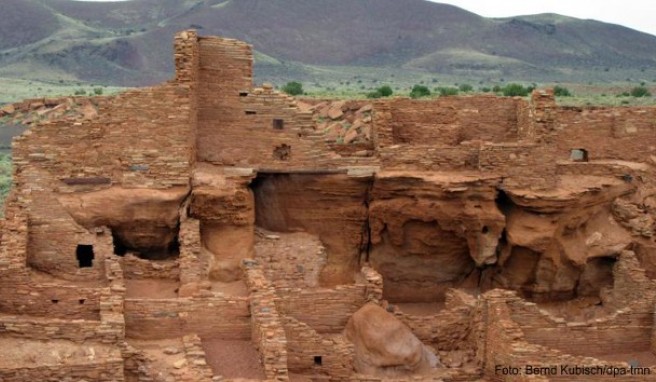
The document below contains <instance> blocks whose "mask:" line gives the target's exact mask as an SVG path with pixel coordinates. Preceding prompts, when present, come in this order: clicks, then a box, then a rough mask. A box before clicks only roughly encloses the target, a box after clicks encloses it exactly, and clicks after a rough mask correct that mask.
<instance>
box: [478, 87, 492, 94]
mask: <svg viewBox="0 0 656 382" xmlns="http://www.w3.org/2000/svg"><path fill="white" fill-rule="evenodd" d="M479 90H480V91H482V92H483V93H489V92H490V91H492V89H490V88H488V87H487V86H483V87H482V88H480V89H479Z"/></svg>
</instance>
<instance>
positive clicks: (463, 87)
mask: <svg viewBox="0 0 656 382" xmlns="http://www.w3.org/2000/svg"><path fill="white" fill-rule="evenodd" d="M458 89H460V91H461V92H463V93H467V92H470V91H473V90H474V87H473V86H471V85H470V84H461V85H460V86H458Z"/></svg>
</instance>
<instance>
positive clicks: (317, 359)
mask: <svg viewBox="0 0 656 382" xmlns="http://www.w3.org/2000/svg"><path fill="white" fill-rule="evenodd" d="M314 364H315V365H317V366H321V365H323V359H322V357H321V356H320V355H315V356H314Z"/></svg>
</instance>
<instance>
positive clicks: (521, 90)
mask: <svg viewBox="0 0 656 382" xmlns="http://www.w3.org/2000/svg"><path fill="white" fill-rule="evenodd" d="M531 91H533V88H532V87H530V86H529V87H524V86H523V85H520V84H514V83H513V84H508V85H506V86H505V87H504V88H503V89H501V92H502V93H503V95H504V96H506V97H517V96H519V97H526V96H527V95H528V93H530V92H531Z"/></svg>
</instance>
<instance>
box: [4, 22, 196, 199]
mask: <svg viewBox="0 0 656 382" xmlns="http://www.w3.org/2000/svg"><path fill="white" fill-rule="evenodd" d="M193 39H194V35H193V34H190V33H189V32H183V33H182V34H180V35H178V36H177V37H176V57H180V59H177V60H176V65H177V68H176V69H177V71H178V74H177V77H176V80H175V81H172V82H170V83H167V84H164V85H161V86H156V87H152V88H143V89H138V90H131V91H128V92H125V93H122V94H120V95H118V96H114V97H97V98H93V99H91V100H90V102H89V103H88V104H87V105H86V106H84V107H83V114H84V118H83V119H82V120H80V119H79V118H78V119H73V120H69V119H66V118H64V119H62V120H59V121H54V122H49V123H46V124H42V125H39V126H35V127H32V128H31V129H30V130H29V131H28V132H26V133H24V134H23V135H22V136H20V137H17V138H15V140H14V143H13V147H12V148H13V158H14V163H15V164H16V165H17V166H19V167H26V166H33V167H38V168H40V169H44V170H47V171H48V172H49V173H50V174H51V176H52V179H51V182H52V187H58V186H64V185H65V184H68V185H73V186H80V185H86V186H87V187H88V186H89V185H95V186H96V187H98V186H105V187H106V186H109V185H121V186H124V187H130V188H137V187H147V188H167V187H170V186H176V185H178V186H179V185H185V186H186V185H188V183H189V172H190V167H191V165H192V164H193V159H194V156H193V155H192V153H193V139H192V137H193V134H194V126H195V123H194V118H195V110H194V102H193V98H194V96H193V95H194V88H193V83H194V74H193V71H194V69H193V68H194V66H195V64H194V60H195V57H197V53H196V52H195V51H194V50H195V46H196V45H195V44H190V43H189V41H190V40H193ZM15 181H16V184H17V186H18V188H22V187H23V186H24V183H26V182H24V181H23V179H22V178H21V176H20V172H17V173H16V179H15ZM58 181H63V182H65V183H60V182H58Z"/></svg>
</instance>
